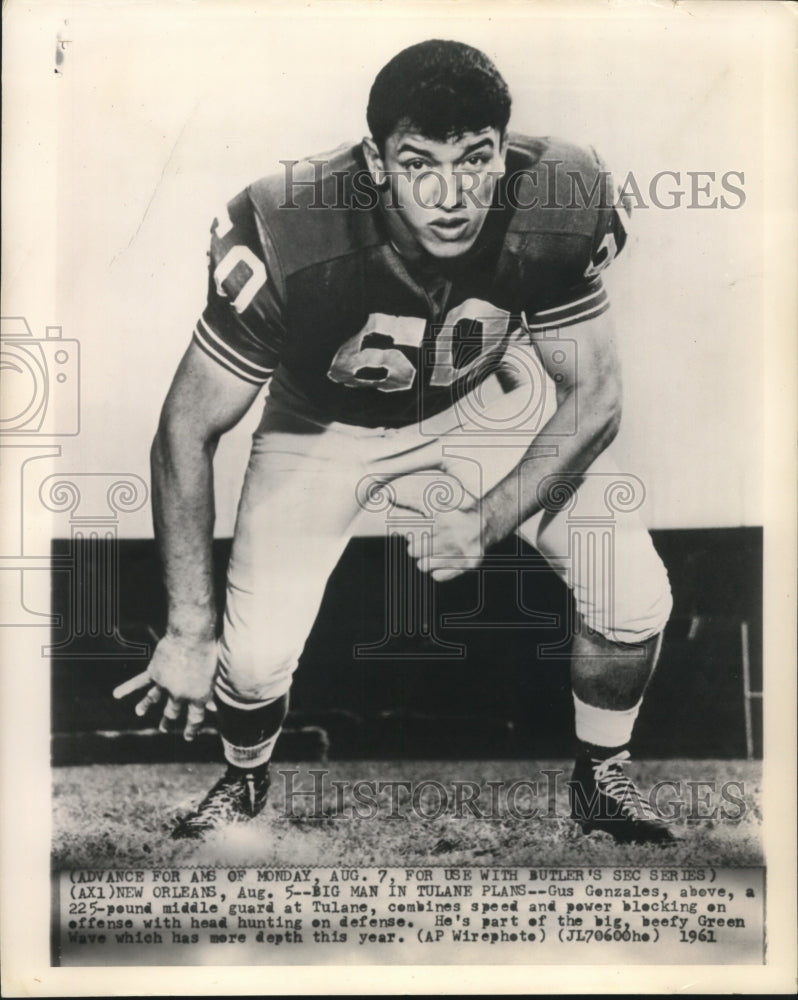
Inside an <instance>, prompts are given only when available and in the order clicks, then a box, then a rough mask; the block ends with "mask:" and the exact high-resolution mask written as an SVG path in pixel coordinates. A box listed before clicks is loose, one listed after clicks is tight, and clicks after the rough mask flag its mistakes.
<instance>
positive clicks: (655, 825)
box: [568, 748, 678, 844]
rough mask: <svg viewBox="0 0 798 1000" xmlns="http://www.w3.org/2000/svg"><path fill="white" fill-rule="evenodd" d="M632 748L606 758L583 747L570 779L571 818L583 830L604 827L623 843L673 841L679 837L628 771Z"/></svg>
mask: <svg viewBox="0 0 798 1000" xmlns="http://www.w3.org/2000/svg"><path fill="white" fill-rule="evenodd" d="M629 756H630V755H629V751H628V750H621V751H619V752H618V753H616V754H613V756H611V757H607V758H606V759H602V758H600V757H597V756H595V755H594V754H593V753H591V751H590V748H586V749H585V750H584V751H582V752H581V753H580V754H579V755H578V756H577V759H576V764H575V766H574V773H573V775H572V776H571V780H570V781H569V782H568V797H569V800H570V803H571V818H572V819H574V820H576V822H577V823H579V825H580V826H581V827H582V832H583V833H590V832H591V831H593V830H603V831H604V832H605V833H609V834H611V835H612V836H613V837H614V838H615V839H616V840H617V841H618V842H619V843H622V844H671V843H674V842H675V841H676V840H677V839H678V838H677V837H676V835H675V834H674V832H673V830H671V828H670V827H669V826H668V824H667V823H666V822H665V821H664V820H663V819H662V818H661V817H660V816H658V815H657V814H656V812H655V811H654V810H653V809H652V808H651V805H650V803H649V802H648V801H647V800H646V799H645V797H644V796H642V795H641V794H640V792H639V791H638V790H637V788H635V785H634V782H633V781H632V779H631V778H630V777H629V776H628V775H627V774H626V773H625V772H624V769H623V765H624V763H625V762H626V761H627V760H629Z"/></svg>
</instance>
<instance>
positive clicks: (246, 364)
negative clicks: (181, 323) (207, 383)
mask: <svg viewBox="0 0 798 1000" xmlns="http://www.w3.org/2000/svg"><path fill="white" fill-rule="evenodd" d="M197 328H198V329H199V330H200V332H201V333H204V334H205V335H206V337H208V338H210V340H211V341H213V343H214V346H215V347H216V348H217V349H218V350H220V351H222V353H223V354H225V355H229V357H230V360H231V361H232V362H233V363H234V364H235V363H238V364H240V365H241V366H242V368H245V369H247V370H249V371H251V372H252V374H253V375H265V376H266V377H267V378H268V377H269V375H271V374H272V372H273V371H274V368H267V367H266V366H265V365H259V364H258V363H257V362H255V361H250V359H249V358H245V357H244V355H243V354H239V353H238V351H236V350H234V349H233V348H232V347H231V346H230V345H229V344H228V343H226V342H225V341H224V340H222V338H221V337H220V336H219V334H218V333H215V332H214V330H213V329H212V328H211V327H210V326H209V325H208V324H207V323H206V322H205V320H204V318H203V317H202V316H200V318H199V321H198V323H197Z"/></svg>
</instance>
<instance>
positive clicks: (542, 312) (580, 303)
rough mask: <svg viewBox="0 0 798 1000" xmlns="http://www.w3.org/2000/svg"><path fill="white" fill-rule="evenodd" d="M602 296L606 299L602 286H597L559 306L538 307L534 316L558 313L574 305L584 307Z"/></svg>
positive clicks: (547, 315)
mask: <svg viewBox="0 0 798 1000" xmlns="http://www.w3.org/2000/svg"><path fill="white" fill-rule="evenodd" d="M602 298H604V299H606V298H607V293H606V292H605V291H604V289H603V288H602V287H599V288H597V289H596V290H595V291H593V292H591V293H590V294H589V295H584V296H583V297H582V298H581V299H574V301H573V302H566V303H565V304H564V305H561V306H553V307H552V308H551V309H540V310H539V311H538V312H536V313H535V317H534V318H537V317H539V316H541V317H542V316H546V317H549V316H552V315H553V314H554V313H559V312H562V311H563V310H570V309H573V308H574V307H575V306H582V307H583V308H586V307H587V304H588V303H590V302H593V301H594V300H596V301H597V300H599V299H602ZM544 322H545V321H544Z"/></svg>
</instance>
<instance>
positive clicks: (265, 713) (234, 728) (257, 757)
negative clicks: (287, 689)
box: [216, 694, 288, 771]
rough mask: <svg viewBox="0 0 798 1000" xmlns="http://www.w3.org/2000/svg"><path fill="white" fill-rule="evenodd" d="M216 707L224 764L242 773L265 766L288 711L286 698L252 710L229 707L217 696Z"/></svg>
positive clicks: (283, 697) (236, 706)
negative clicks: (225, 761) (225, 762)
mask: <svg viewBox="0 0 798 1000" xmlns="http://www.w3.org/2000/svg"><path fill="white" fill-rule="evenodd" d="M216 706H217V717H218V719H219V732H220V734H221V737H222V745H223V747H224V756H225V759H226V760H227V762H228V764H231V765H232V766H234V767H237V768H240V769H241V770H243V771H252V770H254V769H255V768H260V767H265V766H266V765H268V763H269V761H270V760H271V756H272V753H273V751H274V745H275V743H276V742H277V738H278V737H279V735H280V732H281V731H282V726H283V721H284V720H285V717H286V714H287V712H288V695H287V694H286V695H283V696H282V697H281V698H277V699H275V700H274V701H271V702H268V704H266V705H257V706H255V707H254V708H244V707H242V706H238V705H230V704H229V703H228V702H226V701H224V700H223V699H222V698H219V697H217V698H216Z"/></svg>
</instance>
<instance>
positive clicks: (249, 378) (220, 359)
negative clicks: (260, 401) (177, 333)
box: [194, 323, 269, 385]
mask: <svg viewBox="0 0 798 1000" xmlns="http://www.w3.org/2000/svg"><path fill="white" fill-rule="evenodd" d="M194 340H195V341H196V343H197V346H198V347H200V348H201V349H202V350H203V351H204V352H205V353H206V354H207V355H208V356H209V357H211V358H213V360H214V361H216V362H217V363H218V364H220V365H221V366H222V367H223V368H226V369H227V370H228V371H229V372H232V373H233V375H237V376H238V377H239V378H241V379H243V380H244V381H245V382H251V383H252V384H253V385H263V384H264V383H265V382H267V381H268V380H269V376H268V375H253V374H251V373H250V372H248V371H246V370H244V369H242V368H241V367H239V366H238V365H235V364H233V363H232V362H231V361H230V359H229V358H227V357H225V356H224V355H223V354H222V353H221V352H220V351H217V350H216V349H215V348H214V347H213V345H212V344H210V343H209V342H208V340H207V339H206V338H205V337H204V336H203V335H202V331H201V330H200V325H199V323H198V324H197V325H196V327H195V328H194Z"/></svg>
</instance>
